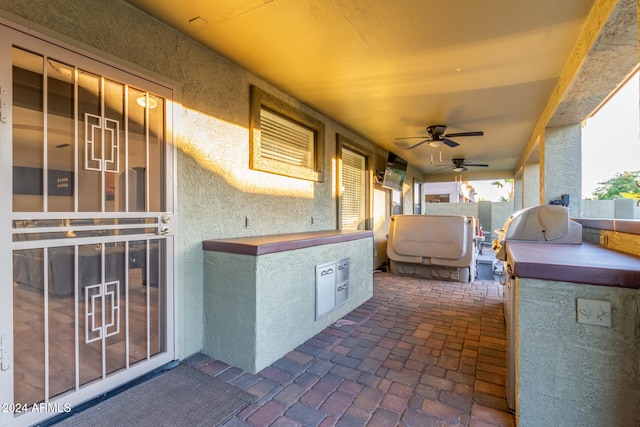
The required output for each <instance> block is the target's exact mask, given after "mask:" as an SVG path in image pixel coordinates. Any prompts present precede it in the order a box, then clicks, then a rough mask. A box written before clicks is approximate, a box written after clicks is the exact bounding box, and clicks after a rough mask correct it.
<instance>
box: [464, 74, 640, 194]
mask: <svg viewBox="0 0 640 427" xmlns="http://www.w3.org/2000/svg"><path fill="white" fill-rule="evenodd" d="M639 81H640V76H639V75H638V74H636V75H635V76H634V77H633V78H632V79H631V80H629V81H628V82H627V84H626V85H625V86H624V87H623V88H621V89H620V91H619V92H618V93H617V94H616V95H615V96H613V97H612V98H611V99H610V100H609V102H607V103H606V104H605V105H604V106H603V107H602V108H601V109H600V110H599V111H598V112H597V113H596V114H595V115H594V116H593V117H591V118H590V119H588V120H587V122H586V125H585V127H584V128H583V138H582V144H583V145H582V197H583V198H588V197H591V196H592V193H593V191H594V190H595V189H596V188H597V187H598V183H599V182H602V181H606V180H608V179H609V178H613V177H614V176H615V175H616V173H618V172H624V171H638V170H640V100H639V94H640V85H639ZM493 181H494V180H491V181H470V182H469V183H470V184H471V185H472V186H473V187H474V188H475V189H476V192H477V194H478V198H479V199H483V200H491V201H496V202H497V201H500V197H501V196H504V197H507V195H508V188H507V187H506V186H505V187H504V188H502V189H500V188H498V187H496V186H495V185H491V183H492V182H493Z"/></svg>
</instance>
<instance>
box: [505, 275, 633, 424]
mask: <svg viewBox="0 0 640 427" xmlns="http://www.w3.org/2000/svg"><path fill="white" fill-rule="evenodd" d="M576 298H588V299H595V300H605V301H609V302H611V309H612V315H611V322H612V326H611V328H607V327H602V326H595V325H587V324H581V323H577V322H576ZM516 306H517V314H516V318H517V326H516V327H517V342H516V354H517V363H516V365H517V367H516V370H517V372H518V376H517V390H518V393H517V395H516V399H517V413H516V417H517V421H518V425H519V426H521V427H529V426H531V427H538V426H543V425H544V426H551V425H554V426H581V427H585V426H594V427H595V426H620V427H624V426H629V427H632V426H634V427H635V426H637V422H638V419H639V417H640V414H639V412H640V408H639V407H638V401H639V399H640V397H639V395H640V372H639V366H638V359H639V358H640V314H639V308H640V292H639V291H638V290H632V289H623V288H614V287H603V286H592V285H582V284H574V283H566V282H553V281H542V280H536V279H519V280H518V283H517V299H516Z"/></svg>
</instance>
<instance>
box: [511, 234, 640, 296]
mask: <svg viewBox="0 0 640 427" xmlns="http://www.w3.org/2000/svg"><path fill="white" fill-rule="evenodd" d="M506 248H507V260H508V263H509V264H510V265H511V268H512V271H513V274H514V275H515V276H516V277H520V278H531V279H542V280H557V281H561V282H572V283H586V284H591V285H602V286H615V287H621V288H632V289H640V258H638V257H635V256H632V255H627V254H624V253H621V252H616V251H613V250H611V249H606V248H603V247H601V246H597V245H592V244H588V243H583V244H581V245H572V244H568V243H544V242H509V241H507V242H506Z"/></svg>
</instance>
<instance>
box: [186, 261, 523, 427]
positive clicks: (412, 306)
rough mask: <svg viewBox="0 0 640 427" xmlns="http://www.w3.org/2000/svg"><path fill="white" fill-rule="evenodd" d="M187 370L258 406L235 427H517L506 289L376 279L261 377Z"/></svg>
mask: <svg viewBox="0 0 640 427" xmlns="http://www.w3.org/2000/svg"><path fill="white" fill-rule="evenodd" d="M187 363H189V364H191V365H192V366H195V367H197V368H199V369H201V370H202V371H204V372H207V373H209V374H210V375H214V376H216V377H217V378H219V379H222V380H223V381H226V382H228V383H231V384H234V385H235V386H237V387H239V388H241V389H243V390H246V391H248V392H249V393H251V394H253V395H255V396H256V401H255V402H254V403H253V404H251V405H250V406H248V407H247V408H246V409H245V410H243V411H242V412H240V413H239V414H238V415H237V416H236V417H235V418H233V419H232V420H230V421H229V422H227V424H226V426H227V427H237V426H274V427H275V426H298V425H301V426H333V425H337V426H365V425H366V426H385V427H386V426H395V425H400V426H419V427H429V426H441V427H444V426H473V427H480V426H513V425H514V419H513V416H512V415H511V414H510V413H509V412H508V407H507V403H506V398H505V388H504V380H505V328H504V315H503V310H502V286H501V285H500V284H498V283H497V282H493V281H478V282H474V283H471V284H469V283H453V282H441V281H433V280H425V279H419V278H412V277H402V276H394V275H392V274H389V273H376V274H375V275H374V295H373V298H372V299H370V300H369V301H367V302H365V303H364V304H362V305H361V306H360V307H358V308H357V309H355V310H353V311H352V312H351V313H349V314H348V315H347V316H345V317H344V318H343V319H341V320H340V321H338V322H336V323H335V324H334V325H332V326H330V327H328V328H326V329H325V330H324V331H322V332H321V333H319V334H317V335H315V336H314V337H313V338H311V339H309V340H308V341H307V342H305V343H303V344H301V345H300V346H298V347H297V348H296V349H294V350H293V351H291V352H290V353H288V354H287V355H285V356H284V357H283V358H282V359H280V360H278V361H276V362H275V363H273V364H272V365H271V366H269V367H267V368H265V369H263V370H262V371H261V372H259V373H257V374H251V373H248V372H244V371H242V370H240V369H238V368H235V367H233V366H229V365H227V364H225V363H222V362H220V361H217V360H213V359H211V358H209V357H207V356H205V355H202V354H198V355H196V356H193V357H191V358H190V359H188V360H187Z"/></svg>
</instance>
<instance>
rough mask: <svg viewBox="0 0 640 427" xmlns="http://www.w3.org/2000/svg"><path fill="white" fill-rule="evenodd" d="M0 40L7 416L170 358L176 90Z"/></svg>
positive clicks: (73, 400)
mask: <svg viewBox="0 0 640 427" xmlns="http://www.w3.org/2000/svg"><path fill="white" fill-rule="evenodd" d="M0 49H1V52H0V54H1V55H2V58H10V61H3V63H2V65H0V67H1V68H0V92H1V93H0V95H1V97H2V103H1V110H0V162H1V164H0V166H1V167H0V179H1V181H2V183H3V185H2V190H1V193H0V206H1V207H0V209H1V212H2V215H1V217H0V218H1V219H0V221H1V222H2V224H1V225H0V238H1V239H2V242H1V245H0V247H1V249H0V254H1V256H0V294H1V295H2V300H1V302H0V312H1V314H0V341H1V342H0V344H1V353H0V354H1V355H2V359H1V370H0V382H1V383H2V385H3V386H2V387H1V389H2V390H1V391H0V403H3V404H5V405H6V407H3V408H2V412H0V425H5V424H18V425H21V424H32V423H34V422H37V421H39V420H42V419H45V418H49V417H51V416H55V415H56V414H57V413H59V412H63V411H65V410H69V408H70V407H71V406H73V405H77V404H78V403H81V402H83V401H86V400H87V399H90V398H92V397H94V396H97V395H99V394H101V393H104V392H105V391H107V390H109V389H112V388H114V387H115V386H118V385H120V384H122V383H124V382H126V381H129V380H131V379H133V378H136V377H137V376H140V375H142V374H144V373H146V372H149V371H151V370H153V369H154V368H156V367H159V366H161V365H163V364H165V363H167V362H169V361H171V360H173V359H175V349H174V323H173V322H174V314H173V313H174V308H173V304H174V303H173V301H174V298H173V294H174V284H173V275H174V255H173V253H174V252H173V234H172V228H173V224H174V223H175V218H174V215H173V200H174V194H173V164H174V150H173V145H172V144H171V140H170V134H171V130H170V129H171V127H170V125H169V124H170V122H171V117H172V116H171V107H170V106H171V98H172V91H171V90H170V89H168V88H166V87H163V86H161V85H158V84H155V83H152V82H150V81H149V80H147V79H142V78H140V77H137V76H135V75H133V74H130V73H127V72H123V71H122V70H120V69H117V68H114V67H111V66H107V65H105V64H104V63H102V62H98V61H94V60H92V59H89V58H88V57H87V56H85V55H80V54H77V53H74V52H71V51H69V50H67V49H64V48H61V47H59V46H58V45H53V44H50V43H47V42H45V41H43V40H41V39H39V38H35V37H33V36H29V35H26V34H24V33H23V32H21V31H18V30H15V29H11V28H9V27H8V26H4V25H1V24H0ZM5 64H6V65H5ZM5 384H6V385H10V386H8V387H6V386H5Z"/></svg>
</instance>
